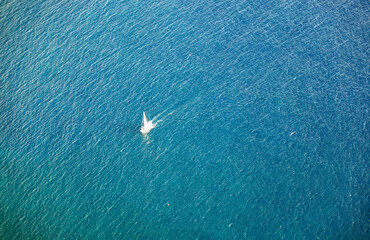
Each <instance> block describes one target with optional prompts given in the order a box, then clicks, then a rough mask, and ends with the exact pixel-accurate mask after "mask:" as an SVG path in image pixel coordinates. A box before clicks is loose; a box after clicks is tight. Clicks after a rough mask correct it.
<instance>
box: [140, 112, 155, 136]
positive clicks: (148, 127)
mask: <svg viewBox="0 0 370 240" xmlns="http://www.w3.org/2000/svg"><path fill="white" fill-rule="evenodd" d="M143 124H144V125H143V126H142V127H141V129H140V132H141V133H143V134H146V133H148V132H150V130H152V129H153V128H154V127H155V126H154V124H153V121H148V120H147V119H146V116H145V112H143Z"/></svg>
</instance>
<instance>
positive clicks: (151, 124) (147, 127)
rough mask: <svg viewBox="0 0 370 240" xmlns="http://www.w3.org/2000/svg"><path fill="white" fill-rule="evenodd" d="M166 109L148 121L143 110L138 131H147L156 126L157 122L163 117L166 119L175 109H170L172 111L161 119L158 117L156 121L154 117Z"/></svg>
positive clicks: (145, 132)
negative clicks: (141, 122) (141, 124)
mask: <svg viewBox="0 0 370 240" xmlns="http://www.w3.org/2000/svg"><path fill="white" fill-rule="evenodd" d="M166 111H167V110H165V111H163V112H161V113H160V114H158V115H157V116H155V117H154V118H153V120H151V121H148V119H147V118H146V115H145V112H143V126H142V127H141V129H140V132H141V133H143V134H147V133H149V132H150V130H152V129H153V128H154V127H156V126H157V125H158V123H160V122H162V121H163V120H164V119H166V118H167V117H168V116H170V115H172V114H173V113H174V112H175V111H172V112H170V113H168V114H167V115H165V116H164V117H163V118H162V119H159V120H157V121H156V119H157V118H158V117H159V116H161V115H162V114H163V113H165V112H166ZM154 121H155V122H154Z"/></svg>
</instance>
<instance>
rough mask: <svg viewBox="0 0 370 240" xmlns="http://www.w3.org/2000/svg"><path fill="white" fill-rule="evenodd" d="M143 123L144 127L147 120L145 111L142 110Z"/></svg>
mask: <svg viewBox="0 0 370 240" xmlns="http://www.w3.org/2000/svg"><path fill="white" fill-rule="evenodd" d="M143 123H144V127H145V126H147V125H148V120H147V119H146V116H145V112H143Z"/></svg>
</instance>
